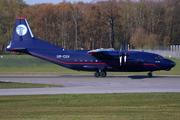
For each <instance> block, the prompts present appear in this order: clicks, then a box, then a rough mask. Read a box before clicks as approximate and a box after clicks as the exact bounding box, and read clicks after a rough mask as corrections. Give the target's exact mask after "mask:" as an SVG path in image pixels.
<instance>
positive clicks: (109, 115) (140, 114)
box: [0, 93, 180, 120]
mask: <svg viewBox="0 0 180 120" xmlns="http://www.w3.org/2000/svg"><path fill="white" fill-rule="evenodd" d="M179 99H180V93H118V94H67V95H66V94H65V95H26V96H0V106H1V107H0V119H2V120H5V119H13V120H24V119H33V120H37V119H38V120H39V119H42V120H43V119H51V120H57V119H66V120H76V119H83V120H84V119H86V120H92V119H93V120H94V119H97V120H106V119H107V120H109V119H113V120H119V119H121V120H128V119H131V120H132V119H133V120H139V119H146V120H152V119H153V120H169V119H171V120H177V119H180V114H179V111H180V101H179Z"/></svg>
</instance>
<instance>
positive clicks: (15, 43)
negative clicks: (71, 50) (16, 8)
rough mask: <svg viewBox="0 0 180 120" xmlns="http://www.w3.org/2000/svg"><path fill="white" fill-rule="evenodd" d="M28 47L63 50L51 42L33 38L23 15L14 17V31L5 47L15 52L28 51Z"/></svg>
mask: <svg viewBox="0 0 180 120" xmlns="http://www.w3.org/2000/svg"><path fill="white" fill-rule="evenodd" d="M28 49H31V50H32V49H36V50H37V49H39V50H45V49H49V50H50V49H51V50H52V49H55V50H57V51H64V50H65V49H64V48H61V47H58V46H56V45H53V44H51V43H48V42H45V41H43V40H41V39H38V38H35V37H34V35H33V33H32V31H31V29H30V27H29V24H28V22H27V20H26V18H24V17H20V18H17V19H16V23H15V27H14V33H13V37H12V40H11V41H10V42H9V44H8V46H7V47H6V50H7V51H15V52H23V53H24V52H25V51H26V53H28V52H29V50H28Z"/></svg>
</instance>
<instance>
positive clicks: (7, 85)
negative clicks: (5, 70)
mask: <svg viewBox="0 0 180 120" xmlns="http://www.w3.org/2000/svg"><path fill="white" fill-rule="evenodd" d="M44 87H62V86H61V85H54V84H32V83H14V82H0V89H9V88H44Z"/></svg>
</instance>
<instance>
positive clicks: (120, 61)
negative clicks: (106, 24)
mask: <svg viewBox="0 0 180 120" xmlns="http://www.w3.org/2000/svg"><path fill="white" fill-rule="evenodd" d="M119 63H120V66H121V64H122V45H121V47H120V51H119Z"/></svg>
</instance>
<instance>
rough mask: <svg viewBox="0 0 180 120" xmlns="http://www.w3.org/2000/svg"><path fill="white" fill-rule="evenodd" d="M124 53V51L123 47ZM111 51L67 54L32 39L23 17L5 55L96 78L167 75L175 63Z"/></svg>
mask: <svg viewBox="0 0 180 120" xmlns="http://www.w3.org/2000/svg"><path fill="white" fill-rule="evenodd" d="M126 49H127V47H126ZM126 49H125V50H123V49H122V45H121V47H120V50H113V49H96V50H67V49H64V48H61V47H59V46H56V45H53V44H51V43H48V42H46V41H43V40H40V39H38V38H35V37H34V35H33V33H32V31H31V28H30V26H29V24H28V22H27V20H26V18H25V17H19V18H17V19H16V23H15V27H14V32H13V36H12V40H11V41H10V42H9V44H8V45H7V47H6V50H7V51H13V52H20V53H25V54H28V55H32V56H34V57H37V58H40V59H43V60H46V61H49V62H52V63H54V64H57V65H60V66H63V67H66V68H69V69H73V70H78V71H94V72H95V73H94V76H95V77H99V76H101V77H106V75H107V73H106V72H144V71H148V72H149V73H148V76H149V77H152V72H153V71H159V70H166V71H169V70H170V69H171V68H172V67H175V65H176V63H175V62H174V61H172V60H169V59H166V58H164V57H163V56H161V55H158V54H155V53H148V52H144V51H127V50H126Z"/></svg>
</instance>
